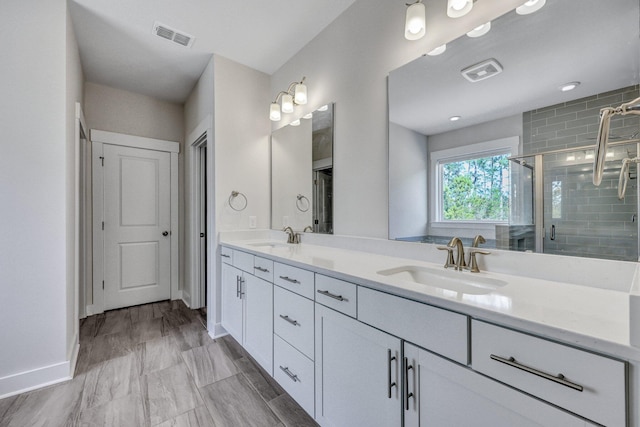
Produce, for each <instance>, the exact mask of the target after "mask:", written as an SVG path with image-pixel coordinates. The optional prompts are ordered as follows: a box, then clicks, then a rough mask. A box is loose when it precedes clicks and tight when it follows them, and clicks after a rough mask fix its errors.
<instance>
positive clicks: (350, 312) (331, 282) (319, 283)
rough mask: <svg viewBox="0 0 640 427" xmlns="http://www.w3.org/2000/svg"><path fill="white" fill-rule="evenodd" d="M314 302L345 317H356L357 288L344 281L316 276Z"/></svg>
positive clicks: (320, 275)
mask: <svg viewBox="0 0 640 427" xmlns="http://www.w3.org/2000/svg"><path fill="white" fill-rule="evenodd" d="M315 297H316V302H318V303H320V304H322V305H326V306H327V307H329V308H333V309H334V310H337V311H339V312H341V313H344V314H346V315H347V316H351V317H356V310H357V304H356V301H357V286H356V285H354V284H353V283H349V282H345V281H344V280H338V279H334V278H333V277H328V276H323V275H322V274H316V293H315Z"/></svg>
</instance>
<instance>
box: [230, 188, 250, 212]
mask: <svg viewBox="0 0 640 427" xmlns="http://www.w3.org/2000/svg"><path fill="white" fill-rule="evenodd" d="M238 196H242V198H243V199H244V206H242V207H241V208H236V207H235V206H233V200H234V199H235V198H236V197H238ZM247 204H248V202H247V196H245V195H244V194H242V193H241V192H239V191H235V190H234V191H232V192H231V195H230V196H229V206H231V209H233V210H234V211H237V212H240V211H243V210H244V209H245V208H246V207H247Z"/></svg>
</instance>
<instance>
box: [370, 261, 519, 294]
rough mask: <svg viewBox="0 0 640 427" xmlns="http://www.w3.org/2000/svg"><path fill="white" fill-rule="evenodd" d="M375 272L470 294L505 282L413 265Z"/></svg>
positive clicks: (482, 292) (484, 290) (502, 284)
mask: <svg viewBox="0 0 640 427" xmlns="http://www.w3.org/2000/svg"><path fill="white" fill-rule="evenodd" d="M377 274H379V275H381V276H388V277H395V278H397V279H400V280H405V281H408V282H413V283H420V284H422V285H428V286H434V287H437V288H442V289H448V290H450V291H454V292H460V293H463V294H471V295H483V294H488V293H490V292H492V291H495V290H497V289H499V288H501V287H503V286H505V285H506V284H507V282H505V281H504V280H499V279H494V278H491V277H482V276H478V275H476V274H474V273H469V272H461V271H455V270H445V269H444V268H443V269H436V268H430V267H420V266H415V265H408V266H402V267H396V268H389V269H387V270H381V271H378V272H377Z"/></svg>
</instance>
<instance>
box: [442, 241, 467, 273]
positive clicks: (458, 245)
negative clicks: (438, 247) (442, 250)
mask: <svg viewBox="0 0 640 427" xmlns="http://www.w3.org/2000/svg"><path fill="white" fill-rule="evenodd" d="M447 247H448V248H451V249H452V250H453V248H455V249H456V263H455V267H456V270H458V271H462V270H463V269H464V268H465V267H466V266H467V263H466V262H465V260H464V245H463V244H462V240H460V238H459V237H454V238H453V239H451V241H449V243H448V244H447ZM450 253H451V257H452V258H453V252H450Z"/></svg>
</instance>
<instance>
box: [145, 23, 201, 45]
mask: <svg viewBox="0 0 640 427" xmlns="http://www.w3.org/2000/svg"><path fill="white" fill-rule="evenodd" d="M152 33H153V34H155V35H156V36H159V37H162V38H163V39H167V40H171V41H172V42H175V43H178V44H179V45H181V46H186V47H191V46H192V45H193V41H194V40H195V37H193V36H190V35H189V34H187V33H184V32H181V31H178V30H174V29H173V28H170V27H169V26H167V25H164V24H161V23H160V22H157V21H156V22H154V23H153V31H152Z"/></svg>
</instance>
